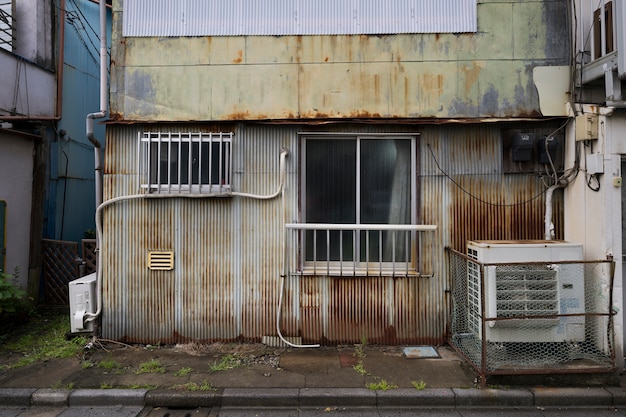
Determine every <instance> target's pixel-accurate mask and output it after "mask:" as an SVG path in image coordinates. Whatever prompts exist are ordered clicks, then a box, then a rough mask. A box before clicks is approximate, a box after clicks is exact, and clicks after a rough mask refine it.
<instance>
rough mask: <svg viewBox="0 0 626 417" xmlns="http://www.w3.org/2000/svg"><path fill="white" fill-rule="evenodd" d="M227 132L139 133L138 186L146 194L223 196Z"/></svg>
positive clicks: (227, 181) (227, 176)
mask: <svg viewBox="0 0 626 417" xmlns="http://www.w3.org/2000/svg"><path fill="white" fill-rule="evenodd" d="M232 138H233V133H231V132H217V133H215V132H143V133H141V132H140V133H139V141H138V144H139V149H138V158H139V161H138V166H139V171H138V174H139V184H140V188H141V190H142V191H143V192H146V193H177V194H180V193H190V194H227V193H230V191H231V176H232Z"/></svg>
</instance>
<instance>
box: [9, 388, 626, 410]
mask: <svg viewBox="0 0 626 417" xmlns="http://www.w3.org/2000/svg"><path fill="white" fill-rule="evenodd" d="M0 404H2V405H3V406H21V407H28V406H72V407H77V406H78V407H99V406H111V405H121V406H142V407H143V406H148V407H181V408H185V407H189V408H194V407H215V406H222V407H230V408H237V407H276V406H282V407H328V406H366V407H381V408H391V407H413V408H419V407H428V408H433V407H442V408H464V407H502V406H511V407H522V408H523V407H612V406H626V389H624V388H619V387H609V388H530V389H509V390H502V389H475V388H468V389H462V388H427V389H424V390H415V389H411V388H399V389H394V390H389V391H371V390H368V389H366V388H287V389H284V388H280V389H279V388H224V389H219V390H216V391H209V392H189V391H173V390H167V389H154V390H148V389H74V390H63V389H49V388H42V389H34V388H0Z"/></svg>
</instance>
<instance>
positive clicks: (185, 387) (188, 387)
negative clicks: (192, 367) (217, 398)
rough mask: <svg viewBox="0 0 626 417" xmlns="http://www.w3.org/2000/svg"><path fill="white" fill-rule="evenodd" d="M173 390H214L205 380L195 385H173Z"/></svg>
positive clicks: (193, 383) (191, 383)
mask: <svg viewBox="0 0 626 417" xmlns="http://www.w3.org/2000/svg"><path fill="white" fill-rule="evenodd" d="M173 388H174V389H181V390H185V391H213V390H214V389H215V388H213V386H212V385H211V384H210V383H209V382H207V381H206V380H204V381H202V382H201V383H200V384H197V383H195V382H187V383H186V384H181V385H174V387H173Z"/></svg>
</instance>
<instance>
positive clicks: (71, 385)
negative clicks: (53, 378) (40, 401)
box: [52, 381, 74, 389]
mask: <svg viewBox="0 0 626 417" xmlns="http://www.w3.org/2000/svg"><path fill="white" fill-rule="evenodd" d="M52 388H53V389H74V383H73V382H69V383H67V384H65V385H63V384H62V383H61V381H59V382H57V383H56V384H54V385H53V386H52Z"/></svg>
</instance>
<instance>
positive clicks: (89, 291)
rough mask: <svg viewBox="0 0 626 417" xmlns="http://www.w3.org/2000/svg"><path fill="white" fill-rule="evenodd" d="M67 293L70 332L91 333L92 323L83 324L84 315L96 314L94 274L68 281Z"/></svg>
mask: <svg viewBox="0 0 626 417" xmlns="http://www.w3.org/2000/svg"><path fill="white" fill-rule="evenodd" d="M69 292H70V329H71V332H72V333H84V332H93V321H88V322H85V314H86V313H95V312H96V308H97V305H96V273H95V272H94V273H93V274H89V275H87V276H84V277H82V278H78V279H75V280H74V281H70V284H69Z"/></svg>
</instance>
